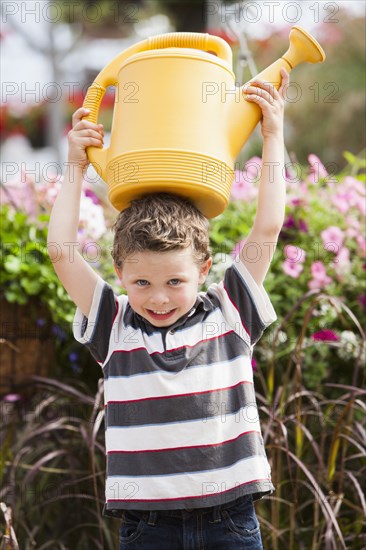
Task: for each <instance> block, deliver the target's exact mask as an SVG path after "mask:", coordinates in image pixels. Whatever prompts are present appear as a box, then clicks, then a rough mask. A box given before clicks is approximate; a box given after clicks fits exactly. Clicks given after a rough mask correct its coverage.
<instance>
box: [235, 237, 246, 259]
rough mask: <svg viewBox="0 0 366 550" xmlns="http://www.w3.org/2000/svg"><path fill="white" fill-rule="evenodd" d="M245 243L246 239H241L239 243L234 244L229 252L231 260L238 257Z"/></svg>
mask: <svg viewBox="0 0 366 550" xmlns="http://www.w3.org/2000/svg"><path fill="white" fill-rule="evenodd" d="M245 241H246V239H242V240H241V241H239V242H238V243H236V245H235V246H234V248H233V249H232V251H231V255H232V257H233V258H236V257H237V256H239V254H240V252H241V251H242V249H243V246H244V245H245Z"/></svg>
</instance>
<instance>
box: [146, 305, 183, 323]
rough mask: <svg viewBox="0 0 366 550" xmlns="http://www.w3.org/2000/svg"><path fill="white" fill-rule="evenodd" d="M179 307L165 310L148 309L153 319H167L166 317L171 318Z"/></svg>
mask: <svg viewBox="0 0 366 550" xmlns="http://www.w3.org/2000/svg"><path fill="white" fill-rule="evenodd" d="M176 310H177V308H176V307H175V308H173V309H168V310H165V311H162V310H153V309H147V310H146V311H147V312H148V314H149V315H150V316H151V317H152V318H153V319H160V320H161V321H165V319H169V318H170V317H171V316H172V315H173V314H174V313H175V312H176Z"/></svg>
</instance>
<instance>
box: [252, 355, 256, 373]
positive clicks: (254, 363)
mask: <svg viewBox="0 0 366 550" xmlns="http://www.w3.org/2000/svg"><path fill="white" fill-rule="evenodd" d="M256 368H257V361H256V360H255V359H254V357H252V369H253V370H256Z"/></svg>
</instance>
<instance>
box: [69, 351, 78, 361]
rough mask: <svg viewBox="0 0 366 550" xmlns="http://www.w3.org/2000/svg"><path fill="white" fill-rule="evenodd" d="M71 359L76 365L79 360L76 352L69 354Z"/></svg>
mask: <svg viewBox="0 0 366 550" xmlns="http://www.w3.org/2000/svg"><path fill="white" fill-rule="evenodd" d="M69 359H70V361H71V362H72V363H75V362H76V361H77V360H78V359H79V355H78V354H77V353H76V352H75V351H72V352H71V353H69Z"/></svg>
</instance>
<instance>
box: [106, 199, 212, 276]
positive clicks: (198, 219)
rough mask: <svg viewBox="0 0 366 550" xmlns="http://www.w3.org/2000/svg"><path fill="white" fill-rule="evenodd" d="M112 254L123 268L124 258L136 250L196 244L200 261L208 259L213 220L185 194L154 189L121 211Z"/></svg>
mask: <svg viewBox="0 0 366 550" xmlns="http://www.w3.org/2000/svg"><path fill="white" fill-rule="evenodd" d="M113 230H114V232H115V235H114V242H113V249H112V257H113V260H114V263H115V264H116V266H117V267H118V268H119V269H120V268H121V267H122V264H123V261H124V260H125V259H126V258H127V257H128V256H129V255H130V254H133V253H135V252H143V251H146V250H149V251H154V252H168V251H171V250H181V249H183V248H187V247H189V246H192V249H193V257H194V259H195V261H196V263H197V264H201V263H203V262H205V261H206V260H208V258H209V257H210V254H211V251H210V247H209V222H208V220H207V218H205V216H204V215H203V214H202V213H201V212H200V211H199V210H198V209H197V208H196V207H195V206H194V204H192V202H191V201H190V200H188V199H186V198H184V197H179V196H178V195H173V194H170V193H152V194H148V195H145V196H143V197H142V198H141V199H136V200H133V201H131V204H130V206H129V207H128V208H126V209H125V210H122V212H120V213H119V215H118V217H117V219H116V222H115V224H114V226H113Z"/></svg>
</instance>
